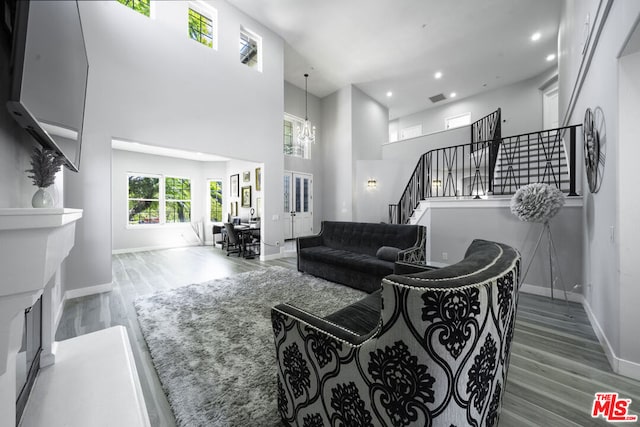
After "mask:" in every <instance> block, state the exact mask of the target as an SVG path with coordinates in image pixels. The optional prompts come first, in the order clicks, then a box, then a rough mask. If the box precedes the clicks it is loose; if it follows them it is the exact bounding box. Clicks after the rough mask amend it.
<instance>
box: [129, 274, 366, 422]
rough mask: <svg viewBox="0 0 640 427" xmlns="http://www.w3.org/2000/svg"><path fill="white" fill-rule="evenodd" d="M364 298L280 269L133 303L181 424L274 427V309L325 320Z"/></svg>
mask: <svg viewBox="0 0 640 427" xmlns="http://www.w3.org/2000/svg"><path fill="white" fill-rule="evenodd" d="M365 295H366V294H365V293H363V292H361V291H357V290H354V289H351V288H349V287H346V286H342V285H338V284H335V283H331V282H327V281H325V280H322V279H318V278H316V277H313V276H310V275H307V274H302V273H299V272H297V271H293V270H290V269H286V268H282V267H269V268H267V269H264V270H258V271H251V272H247V273H242V274H238V275H236V276H233V277H227V278H224V279H218V280H214V281H211V282H206V283H201V284H194V285H188V286H185V287H181V288H176V289H173V290H171V291H168V292H162V293H158V294H154V295H151V296H147V297H141V298H138V299H137V300H136V301H135V307H136V311H137V313H138V321H139V322H140V326H141V328H142V333H143V335H144V338H145V340H146V342H147V346H148V347H149V351H150V353H151V358H152V360H153V363H154V365H155V368H156V371H157V372H158V376H159V377H160V381H161V382H162V386H163V388H164V390H165V393H166V395H167V398H168V400H169V404H170V405H171V407H172V409H173V413H174V415H175V417H176V421H177V423H178V425H179V426H277V425H279V424H280V418H279V416H278V413H277V398H276V365H275V363H276V360H275V347H274V343H273V332H272V329H271V307H273V306H274V305H277V304H280V303H283V302H289V303H291V304H293V305H295V306H297V307H300V308H303V309H305V310H308V311H310V312H312V313H314V314H316V315H320V316H326V315H328V314H330V313H332V312H334V311H336V310H337V309H339V308H342V307H344V306H346V305H348V304H351V303H352V302H355V301H357V300H359V299H361V298H362V297H364V296H365Z"/></svg>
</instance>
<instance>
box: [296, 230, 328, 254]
mask: <svg viewBox="0 0 640 427" xmlns="http://www.w3.org/2000/svg"><path fill="white" fill-rule="evenodd" d="M297 242H298V243H297V244H298V253H300V249H304V248H311V247H313V246H322V234H317V235H315V236H305V237H298V239H297Z"/></svg>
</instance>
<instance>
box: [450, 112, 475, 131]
mask: <svg viewBox="0 0 640 427" xmlns="http://www.w3.org/2000/svg"><path fill="white" fill-rule="evenodd" d="M470 124H471V113H464V114H459V115H457V116H453V117H447V118H446V119H444V128H445V129H453V128H458V127H460V126H466V125H470Z"/></svg>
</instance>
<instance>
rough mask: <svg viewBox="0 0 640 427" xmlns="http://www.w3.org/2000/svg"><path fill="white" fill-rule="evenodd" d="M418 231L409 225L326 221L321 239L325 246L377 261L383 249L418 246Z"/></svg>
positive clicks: (415, 227)
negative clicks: (378, 252)
mask: <svg viewBox="0 0 640 427" xmlns="http://www.w3.org/2000/svg"><path fill="white" fill-rule="evenodd" d="M419 227H420V226H418V225H408V224H375V223H365V222H340V221H323V222H322V232H321V234H320V235H321V236H322V244H323V245H325V246H328V247H330V248H334V249H344V250H346V251H349V252H358V253H362V254H367V255H371V256H374V257H375V256H376V252H377V251H378V248H380V246H393V247H396V248H400V249H407V248H410V247H412V246H413V245H415V244H416V240H417V238H418V235H419V232H418V228H419ZM394 261H395V260H394Z"/></svg>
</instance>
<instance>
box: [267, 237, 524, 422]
mask: <svg viewBox="0 0 640 427" xmlns="http://www.w3.org/2000/svg"><path fill="white" fill-rule="evenodd" d="M519 266H520V255H519V253H518V252H517V251H516V250H514V249H513V248H510V247H509V246H506V245H503V244H499V243H494V242H488V241H483V240H476V241H474V242H473V243H472V244H471V246H470V247H469V249H468V250H467V254H466V256H465V259H464V260H463V261H461V262H460V263H458V264H455V265H452V266H449V267H446V268H442V269H438V270H432V271H427V272H422V273H417V274H412V275H407V276H401V275H391V276H387V277H386V278H384V279H383V281H382V295H381V304H380V306H381V308H380V319H379V322H378V326H377V327H376V328H375V329H374V330H373V331H371V332H370V333H369V334H366V335H359V334H356V333H354V332H351V331H349V330H348V329H347V328H344V327H342V326H341V325H337V324H335V323H329V322H325V323H323V321H321V320H317V318H316V319H315V320H314V317H313V315H310V314H308V313H304V312H302V311H299V310H296V309H294V308H293V307H290V306H286V305H285V306H278V307H276V308H275V309H274V310H273V315H272V318H273V323H274V332H275V333H276V337H275V339H276V350H277V358H278V363H279V371H278V388H279V399H278V407H279V411H280V414H281V417H282V419H283V421H284V422H285V423H286V424H289V425H298V426H322V425H324V426H333V425H348V426H443V427H451V426H495V425H497V421H498V417H499V414H500V408H501V403H502V396H503V394H504V389H505V382H506V376H507V369H508V366H509V354H510V348H511V340H512V337H513V329H514V323H515V314H516V307H517V283H518V276H519V268H520V267H519Z"/></svg>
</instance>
